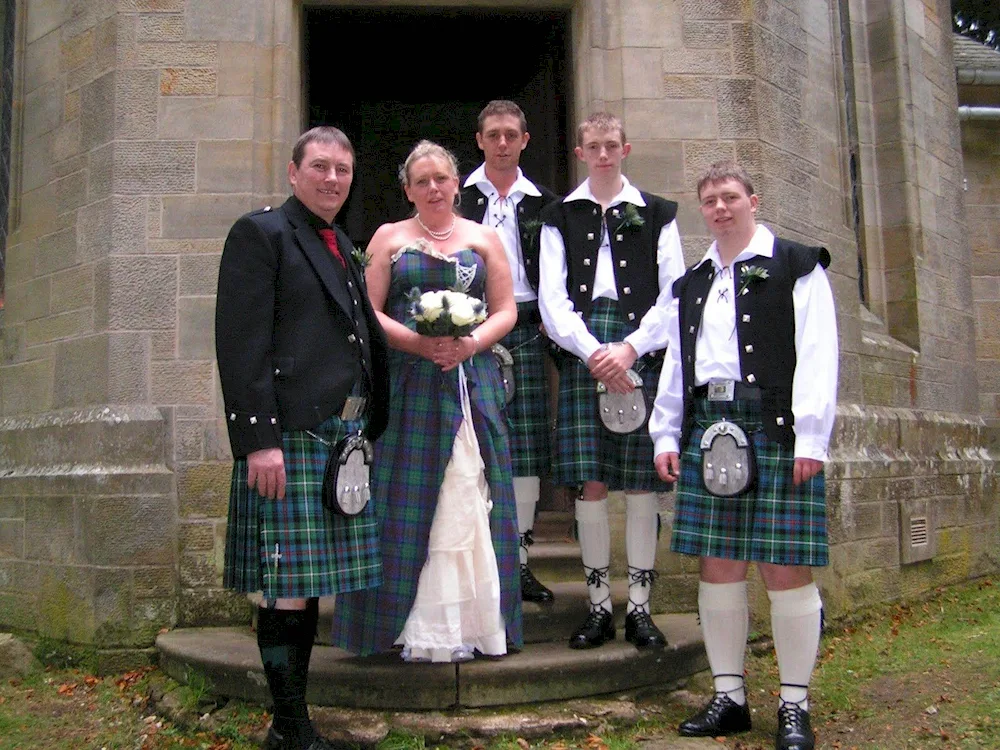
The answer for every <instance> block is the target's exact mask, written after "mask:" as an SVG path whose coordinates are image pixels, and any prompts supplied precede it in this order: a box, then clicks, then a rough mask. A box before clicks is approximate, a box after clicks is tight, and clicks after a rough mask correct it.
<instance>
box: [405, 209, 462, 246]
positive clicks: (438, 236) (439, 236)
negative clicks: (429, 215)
mask: <svg viewBox="0 0 1000 750" xmlns="http://www.w3.org/2000/svg"><path fill="white" fill-rule="evenodd" d="M413 218H415V219H416V220H417V224H419V225H420V228H421V229H423V230H424V231H425V232H427V234H429V235H430V236H431V239H434V240H437V241H438V242H444V241H445V240H446V239H448V238H449V237H451V233H452V232H454V231H455V214H452V215H451V226H450V227H448V228H447V229H445V230H444V231H443V232H435V231H434V230H433V229H431V228H429V227H428V226H427V225H426V224H424V222H422V221H421V220H420V214H417V215H416V216H414V217H413Z"/></svg>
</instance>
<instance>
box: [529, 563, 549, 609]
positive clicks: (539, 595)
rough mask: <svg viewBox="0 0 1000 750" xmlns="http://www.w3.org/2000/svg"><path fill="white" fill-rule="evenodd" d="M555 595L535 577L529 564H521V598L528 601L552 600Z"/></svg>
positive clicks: (542, 601)
mask: <svg viewBox="0 0 1000 750" xmlns="http://www.w3.org/2000/svg"><path fill="white" fill-rule="evenodd" d="M554 598H555V597H554V596H552V592H551V591H549V589H547V588H545V586H543V585H542V584H541V582H540V581H539V580H538V579H537V578H535V574H534V573H532V572H531V569H530V568H529V567H528V566H527V565H522V566H521V599H522V600H523V601H526V602H541V603H544V602H551V601H552V600H553V599H554Z"/></svg>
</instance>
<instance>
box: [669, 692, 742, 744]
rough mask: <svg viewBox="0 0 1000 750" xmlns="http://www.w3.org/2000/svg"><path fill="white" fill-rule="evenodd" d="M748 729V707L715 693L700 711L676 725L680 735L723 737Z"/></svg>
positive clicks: (723, 694)
mask: <svg viewBox="0 0 1000 750" xmlns="http://www.w3.org/2000/svg"><path fill="white" fill-rule="evenodd" d="M749 729H750V707H749V706H748V705H747V704H746V703H744V704H743V705H742V706H741V705H739V704H738V703H736V702H735V701H734V700H733V699H732V698H730V697H729V696H728V695H726V694H725V693H716V694H715V696H714V697H713V698H712V700H710V701H709V702H708V705H707V706H705V707H704V708H703V709H701V711H699V712H698V713H696V714H695V715H694V716H692V717H691V718H690V719H688V720H687V721H682V722H681V724H680V726H678V727H677V733H678V734H679V735H680V736H681V737H725V736H727V735H730V734H736V733H737V732H746V731H748V730H749Z"/></svg>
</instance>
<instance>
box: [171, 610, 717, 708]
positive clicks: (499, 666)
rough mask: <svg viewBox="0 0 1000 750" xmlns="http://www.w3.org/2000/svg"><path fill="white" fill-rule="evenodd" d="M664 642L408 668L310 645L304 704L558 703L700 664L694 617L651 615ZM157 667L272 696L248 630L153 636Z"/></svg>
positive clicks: (547, 646)
mask: <svg viewBox="0 0 1000 750" xmlns="http://www.w3.org/2000/svg"><path fill="white" fill-rule="evenodd" d="M653 619H654V620H655V621H656V623H657V625H658V626H659V627H660V628H661V629H662V630H663V631H664V633H666V635H667V639H668V640H669V642H670V645H669V646H667V648H666V649H663V650H660V651H639V650H637V649H636V648H635V647H634V646H632V645H631V644H630V643H627V642H625V641H624V640H623V638H622V633H621V631H619V633H618V639H617V640H615V641H612V642H610V643H606V644H605V645H603V646H601V647H600V648H595V649H589V650H583V651H575V650H573V649H570V648H568V647H567V646H565V645H564V644H562V643H539V644H529V645H526V646H525V647H524V650H523V651H521V652H520V653H517V654H510V655H508V656H506V657H504V658H502V659H476V660H474V661H471V662H468V663H465V664H405V663H403V662H402V661H401V660H400V659H399V657H398V655H396V654H393V653H390V654H379V655H377V656H371V657H366V658H361V657H353V656H351V655H350V654H348V653H346V652H344V651H341V650H340V649H336V648H333V647H330V646H317V647H316V648H315V649H313V655H312V662H311V664H310V678H309V695H308V698H309V702H310V703H312V704H314V705H321V706H343V707H348V708H376V709H396V710H433V709H438V710H440V709H448V708H456V707H486V706H503V705H516V704H525V703H535V702H538V701H549V700H565V699H570V698H583V697H587V696H593V695H603V694H608V693H617V692H622V691H626V690H633V689H636V688H641V687H649V686H652V685H662V684H669V683H674V682H676V681H678V680H680V679H682V678H684V677H687V676H690V675H692V674H694V673H696V672H700V671H702V670H704V669H705V668H706V667H707V662H706V660H705V654H704V648H703V647H702V643H701V640H700V638H701V634H700V631H699V628H698V625H697V621H696V618H695V616H694V615H693V614H686V615H657V616H655V617H654V618H653ZM156 646H157V648H158V650H159V653H160V667H161V668H162V669H163V670H164V671H165V672H166V673H167V674H169V675H170V676H171V677H173V678H174V679H175V680H177V681H179V682H187V681H188V680H189V679H191V676H192V675H195V674H196V675H198V676H199V678H204V679H205V680H206V681H207V682H206V684H207V685H209V686H210V690H211V691H212V692H214V693H216V694H219V695H224V696H227V697H235V698H241V699H243V700H247V701H252V702H255V703H261V704H267V703H268V702H269V699H268V692H267V681H266V679H265V677H264V672H263V667H262V666H261V662H260V654H259V652H258V649H257V641H256V638H255V636H254V634H253V631H252V630H250V629H249V628H184V629H180V630H174V631H171V632H168V633H163V634H161V635H159V636H158V637H157V639H156Z"/></svg>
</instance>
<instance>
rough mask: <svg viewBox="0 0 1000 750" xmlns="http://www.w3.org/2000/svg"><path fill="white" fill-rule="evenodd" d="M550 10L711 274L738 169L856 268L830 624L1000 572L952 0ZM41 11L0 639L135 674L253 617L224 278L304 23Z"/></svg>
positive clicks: (980, 239)
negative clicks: (29, 640)
mask: <svg viewBox="0 0 1000 750" xmlns="http://www.w3.org/2000/svg"><path fill="white" fill-rule="evenodd" d="M326 4H328V5H336V4H338V3H336V2H328V3H326ZM343 4H345V5H346V4H348V3H347V2H344V3H343ZM393 4H396V3H393V2H390V1H389V0H379V2H378V3H373V5H378V6H382V7H389V6H392V5H393ZM398 4H400V5H402V3H398ZM407 4H413V3H407ZM418 4H421V5H463V4H464V3H457V2H451V1H450V0H449V1H448V2H441V3H436V2H432V1H430V0H424V1H423V2H420V3H418ZM473 4H475V5H478V6H493V5H495V6H497V7H500V6H503V7H509V6H510V5H511V3H509V2H499V0H497V2H493V1H492V0H479V1H478V2H476V3H473ZM520 4H521V5H523V6H524V7H529V6H530V7H537V3H533V2H527V0H524V2H521V3H520ZM552 5H553V6H554V7H561V8H569V9H570V10H571V13H572V17H571V27H572V30H573V44H574V55H573V66H574V67H573V70H574V81H573V88H574V91H573V92H572V96H573V99H572V101H573V102H574V111H575V116H576V117H577V118H582V117H583V116H585V115H586V114H587V113H588V112H589V111H591V110H593V109H597V108H608V109H611V110H613V111H615V112H617V113H619V114H620V115H621V116H622V117H623V120H624V123H625V127H626V130H627V133H628V137H629V140H630V142H631V143H632V145H633V151H632V154H631V156H630V157H629V159H628V161H627V167H626V171H627V174H628V175H629V177H630V179H633V180H634V182H635V183H636V184H638V185H639V186H641V187H643V188H645V189H647V190H651V191H654V192H657V193H660V194H663V195H666V196H667V197H670V198H673V199H676V200H678V201H679V202H680V205H681V211H680V215H679V224H680V228H681V233H682V236H683V238H684V243H685V251H686V254H687V259H688V260H689V261H693V260H695V259H697V258H698V257H699V256H700V255H701V254H702V253H703V252H704V249H705V248H706V247H707V245H708V241H709V240H708V237H707V236H706V233H705V230H704V229H703V225H702V222H701V218H700V216H699V214H698V211H697V208H696V201H695V196H694V183H695V180H696V178H697V175H698V174H699V172H700V171H701V170H702V169H704V167H705V166H707V164H709V163H710V162H711V161H714V160H716V159H718V158H720V157H723V156H730V157H735V158H737V159H739V160H740V161H742V162H743V163H744V164H746V165H747V166H748V167H749V169H750V170H751V172H752V174H753V176H754V179H755V183H756V187H757V192H758V193H759V194H760V195H761V198H762V204H761V210H760V218H761V219H762V220H763V221H764V222H765V223H767V224H769V225H770V226H771V227H772V228H773V229H775V230H776V231H778V232H779V233H781V234H783V235H785V236H789V237H792V238H795V239H799V240H802V241H806V242H812V243H821V244H823V245H825V246H827V247H828V248H829V249H830V251H831V254H832V256H833V265H832V267H831V269H830V277H831V280H832V282H833V285H834V290H835V296H836V300H837V309H838V321H837V322H838V328H839V337H840V344H841V352H842V356H841V365H840V376H841V377H840V397H841V402H842V406H841V409H840V415H841V419H840V423H839V425H838V428H837V433H836V437H835V443H834V451H833V459H834V460H833V462H832V463H831V465H830V468H829V479H830V485H829V486H830V493H829V495H830V518H831V538H832V540H833V542H834V549H833V560H834V563H833V565H832V566H831V567H830V568H829V569H828V570H827V571H825V572H823V573H822V574H821V576H822V581H823V586H824V591H825V593H826V596H827V599H828V604H829V606H828V611H829V612H830V613H831V614H834V615H837V614H844V613H845V612H846V611H848V610H849V609H851V608H852V607H854V606H856V605H858V604H867V603H872V602H875V601H878V600H881V599H884V598H891V597H895V596H901V595H905V594H911V593H917V592H919V591H922V590H926V589H927V588H928V587H930V586H934V585H938V584H940V583H944V582H950V581H953V580H960V579H961V578H963V577H968V576H972V575H977V574H981V573H984V572H988V571H990V570H995V569H996V559H995V548H996V538H997V533H996V532H997V498H996V487H995V484H994V479H993V470H994V459H995V453H994V451H995V441H994V440H993V438H992V433H991V432H990V431H989V430H987V429H986V427H985V426H984V423H983V420H982V416H981V414H980V408H981V406H982V408H983V413H987V412H988V415H989V416H992V415H993V414H994V413H995V412H994V411H988V410H989V409H993V410H995V408H996V398H995V397H996V393H997V392H998V391H1000V388H993V387H992V381H991V380H990V378H991V377H993V376H992V375H991V373H992V371H993V370H994V369H995V367H993V366H992V362H991V361H990V360H991V359H992V357H988V356H986V355H988V354H989V352H991V351H992V350H991V349H989V347H988V346H987V345H986V344H987V343H988V342H989V341H991V340H992V339H990V338H989V331H992V330H993V329H994V328H996V326H992V325H991V324H990V322H989V321H990V320H991V317H990V315H991V312H992V311H993V308H994V307H995V305H996V302H997V293H996V288H995V286H991V285H990V284H991V283H995V279H994V280H993V281H992V282H989V281H984V280H983V276H984V274H980V273H979V271H978V270H977V269H980V268H981V267H983V266H982V265H981V263H988V262H990V261H989V258H990V257H992V255H991V254H993V253H994V251H995V249H996V247H995V245H996V241H995V235H996V233H995V232H994V233H992V234H991V233H988V231H986V230H979V229H977V230H976V231H978V232H980V234H976V233H975V232H972V233H970V237H971V243H972V245H971V247H970V241H969V239H967V238H966V235H965V215H964V208H963V201H962V161H961V152H960V150H959V149H960V145H961V144H960V140H959V127H958V120H957V117H956V113H955V107H956V94H955V83H954V76H953V75H952V70H951V67H950V63H949V61H950V50H951V47H950V44H951V42H950V33H949V32H948V23H949V8H948V4H947V2H944V1H943V0H926V1H924V2H921V1H920V0H905V1H904V0H893V1H892V2H874V0H850V1H849V0H827V1H826V2H808V3H791V2H780V1H779V0H756V1H755V2H752V3H751V2H748V0H722V1H720V2H714V3H707V2H700V1H697V0H575V1H573V0H565V1H563V0H559V1H558V2H554V3H552ZM18 7H19V13H20V16H19V19H18V30H19V39H20V42H19V49H18V52H17V63H16V66H17V67H16V70H17V74H18V80H19V87H20V88H19V91H18V94H17V97H18V102H19V103H20V104H21V105H22V111H23V117H22V119H21V121H20V123H19V125H18V126H17V133H16V136H17V142H18V143H20V144H21V145H20V147H19V151H18V153H17V154H16V155H15V161H16V171H17V175H18V179H17V181H16V182H15V196H14V197H15V201H16V206H15V211H14V212H13V222H12V234H11V235H10V239H9V247H8V255H7V288H6V312H5V317H4V319H3V322H2V332H0V336H2V359H0V625H12V626H17V627H25V628H31V627H33V625H32V623H34V622H40V623H42V625H41V626H39V627H40V628H41V629H42V630H43V631H44V632H46V633H49V634H52V635H54V636H58V637H63V638H66V639H69V640H74V641H79V642H83V643H89V644H95V645H97V646H98V647H99V648H100V649H102V651H103V652H104V653H106V654H108V655H109V658H111V656H113V655H114V654H118V653H126V652H131V651H135V650H136V649H141V648H143V646H144V645H148V644H149V643H150V636H149V634H150V633H151V632H155V629H156V628H157V627H160V626H162V625H173V624H180V625H193V624H208V623H213V622H222V621H232V620H234V619H237V620H238V619H241V618H243V617H245V616H246V608H245V603H244V602H243V601H242V600H241V599H239V598H237V597H233V596H231V595H228V594H226V593H225V592H223V591H222V589H221V559H222V540H223V538H224V533H225V513H226V497H227V494H228V484H229V471H230V454H229V449H228V446H227V443H226V437H225V434H226V433H225V428H224V425H223V424H222V423H221V421H220V418H221V403H220V393H219V387H218V380H217V375H216V372H215V365H214V361H213V359H214V357H213V353H214V341H213V335H214V334H213V308H214V291H215V275H216V270H217V264H218V260H219V254H220V251H221V248H222V241H223V239H224V237H225V234H226V231H227V230H228V227H229V226H230V225H231V223H232V221H233V220H234V219H235V218H236V217H237V216H238V215H239V214H240V213H242V212H243V211H245V210H248V209H250V208H251V207H254V206H260V205H264V204H268V203H276V202H278V201H280V200H281V198H282V196H283V195H284V194H285V193H286V190H287V186H286V184H285V182H286V180H285V164H286V162H287V155H288V153H289V151H290V146H291V143H292V141H293V139H294V138H295V136H296V135H297V134H298V132H299V131H300V130H301V126H302V115H301V112H302V103H303V93H302V80H301V74H300V70H301V56H302V50H301V48H300V39H301V37H302V34H301V29H300V24H301V10H302V8H301V3H299V2H297V1H296V0H210V1H209V0H198V1H197V2H196V1H195V0H98V1H96V2H88V3H83V2H78V1H77V0H26V2H23V3H19V4H18ZM851 92H853V94H852V93H851ZM570 126H571V127H572V124H571V125H570ZM994 140H995V139H994ZM985 143H986V141H982V142H981V143H979V145H978V146H977V145H976V143H975V142H974V140H973V139H971V137H969V136H968V135H967V138H966V145H967V146H968V147H969V148H970V150H971V151H975V153H976V154H977V155H976V156H975V157H974V158H975V159H978V160H979V161H975V160H973V161H970V163H969V166H970V167H973V168H974V169H975V170H976V174H980V175H982V177H983V180H985V179H986V176H987V175H988V174H992V172H991V171H990V169H991V164H993V162H991V161H990V160H995V159H996V152H995V151H992V152H989V149H987V148H986V147H985V145H984V144H985ZM990 143H992V141H990ZM987 152H988V153H987ZM852 154H853V155H854V156H855V158H856V161H855V171H854V175H853V179H852V167H851V164H852V160H851V157H852ZM967 168H968V167H967ZM577 169H579V167H577ZM994 171H995V170H994ZM577 176H580V175H579V173H578V174H577ZM855 189H856V190H857V195H858V196H859V200H860V205H859V216H860V219H861V225H860V232H859V233H860V237H861V247H860V256H861V257H862V260H863V264H864V267H865V271H866V280H865V281H864V283H863V286H864V289H865V294H866V303H865V304H862V302H861V301H860V295H859V273H858V257H859V245H858V241H857V239H856V233H855V227H854V215H853V213H854V211H853V203H852V195H853V193H854V191H855ZM977 190H979V192H977V193H976V195H978V196H980V197H981V199H982V201H983V202H982V203H975V204H970V205H972V206H973V207H972V208H970V211H973V212H975V213H976V215H977V216H979V215H980V214H982V215H986V216H989V217H993V216H994V215H995V213H996V211H995V210H993V209H992V208H987V207H986V206H987V205H992V204H989V201H992V200H993V197H995V196H994V195H993V193H995V191H994V190H993V188H992V187H988V186H987V185H986V183H985V182H983V183H982V189H981V190H980V189H978V188H977ZM991 191H992V192H991ZM990 196H992V197H990ZM971 197H972V196H970V198H971ZM993 203H995V201H993ZM980 206H982V208H979V207H980ZM977 226H985V224H983V225H977ZM974 275H975V276H976V280H975V282H976V287H975V288H976V293H977V299H978V300H980V302H979V304H978V307H977V308H976V313H977V314H978V315H979V317H980V320H981V321H982V322H983V325H982V326H981V328H980V335H979V347H980V349H979V354H980V356H981V357H984V364H981V365H980V370H979V372H980V377H981V378H982V380H983V383H982V386H983V388H982V391H980V384H979V383H978V382H977V378H976V366H975V365H976V351H975V346H976V332H975V329H974V317H973V295H972V290H973V276H974ZM990 295H994V296H993V297H992V298H990ZM928 508H930V509H931V510H933V513H931V512H930V511H928ZM914 513H916V514H918V515H919V514H920V513H925V514H926V515H928V517H931V516H932V519H931V522H932V523H933V524H936V526H934V527H933V528H931V530H930V534H931V537H932V541H933V542H934V543H935V544H936V555H935V556H934V557H933V558H932V559H931V560H926V561H922V562H913V563H905V564H904V562H903V559H904V557H905V556H906V555H909V554H910V552H911V551H906V554H905V555H904V546H905V545H903V540H902V538H901V537H902V536H903V535H901V532H900V529H901V528H903V526H901V522H900V518H902V517H904V516H905V517H906V518H908V517H909V516H910V515H913V514H914ZM907 538H908V537H907ZM661 547H662V549H661V555H660V565H659V567H660V568H661V571H662V572H663V574H664V580H665V582H666V584H667V585H664V586H660V587H659V589H658V593H657V600H656V605H657V607H658V608H660V609H691V608H692V607H693V606H694V597H695V591H696V582H695V578H694V576H693V573H694V571H695V569H696V565H695V562H694V561H692V560H687V559H679V558H677V557H675V556H672V555H669V554H668V553H667V552H666V548H667V538H666V535H665V536H664V538H663V540H661ZM619 552H620V551H619ZM116 592H120V593H116ZM109 613H113V615H112V614H109ZM111 623H115V625H114V626H113V627H112V625H111ZM122 649H124V651H120V650H122ZM129 650H131V651H129Z"/></svg>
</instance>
